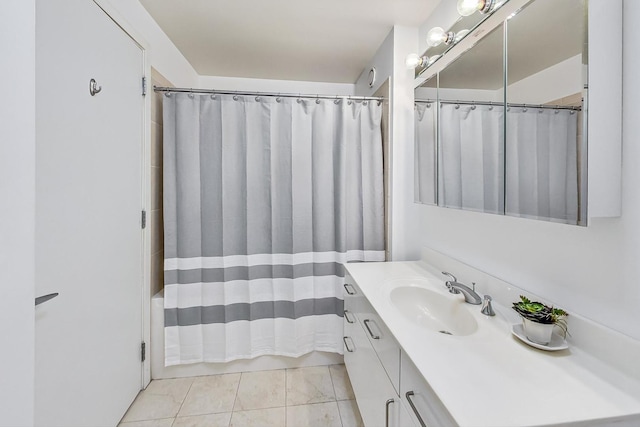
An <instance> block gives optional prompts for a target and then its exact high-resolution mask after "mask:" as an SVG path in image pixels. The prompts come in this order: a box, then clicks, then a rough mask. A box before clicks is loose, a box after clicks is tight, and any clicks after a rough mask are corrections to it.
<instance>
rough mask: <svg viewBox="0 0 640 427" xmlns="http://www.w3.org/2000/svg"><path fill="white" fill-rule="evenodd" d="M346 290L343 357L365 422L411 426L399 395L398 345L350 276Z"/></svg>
mask: <svg viewBox="0 0 640 427" xmlns="http://www.w3.org/2000/svg"><path fill="white" fill-rule="evenodd" d="M345 291H346V292H345V296H344V308H345V313H344V345H345V348H344V361H345V365H346V367H347V372H348V373H349V378H350V380H351V385H352V387H353V391H354V393H355V396H356V402H357V403H358V408H359V410H360V414H361V416H362V420H363V421H364V424H365V426H367V427H382V426H384V427H407V426H409V427H410V426H413V425H414V424H413V421H411V419H410V418H409V414H408V413H407V411H406V409H405V408H404V406H403V404H402V402H401V399H400V396H399V390H400V388H399V384H400V346H399V345H398V343H397V342H396V340H395V339H394V338H393V336H392V335H391V333H390V332H389V330H388V329H387V328H386V326H385V325H384V323H382V321H381V320H380V318H379V317H378V316H377V314H376V313H375V311H374V310H373V308H372V307H371V305H370V304H369V302H368V301H367V299H366V298H365V297H364V296H363V295H362V292H361V291H360V289H359V288H358V286H357V285H356V283H355V282H354V281H353V279H351V277H349V276H347V277H346V278H345Z"/></svg>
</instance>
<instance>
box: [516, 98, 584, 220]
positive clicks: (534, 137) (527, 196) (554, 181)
mask: <svg viewBox="0 0 640 427" xmlns="http://www.w3.org/2000/svg"><path fill="white" fill-rule="evenodd" d="M578 115H579V113H576V112H575V111H572V110H567V109H560V110H554V109H546V108H545V109H542V108H540V109H538V108H529V109H523V108H511V111H510V112H509V113H508V114H507V149H506V156H507V157H506V165H507V166H506V176H507V181H506V206H507V209H506V211H507V212H506V213H507V215H513V216H521V217H526V218H535V219H549V220H551V221H554V222H563V223H569V224H576V223H577V220H578V170H577V168H578V139H577V138H578V132H577V130H578V120H577V118H578Z"/></svg>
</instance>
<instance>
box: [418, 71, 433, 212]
mask: <svg viewBox="0 0 640 427" xmlns="http://www.w3.org/2000/svg"><path fill="white" fill-rule="evenodd" d="M437 99H438V78H437V76H433V77H432V78H431V79H429V80H427V81H426V82H425V83H424V84H423V85H422V86H420V87H419V88H417V89H416V91H415V101H414V105H413V124H414V128H415V156H414V171H415V172H414V181H415V182H414V192H415V195H414V200H415V201H416V202H418V203H423V204H426V205H435V204H437V203H438V200H437V196H436V194H437V193H436V191H437V188H436V183H437V175H436V171H437V164H436V156H437V137H438V135H437V133H436V130H437V127H436V123H437V113H438V108H437Z"/></svg>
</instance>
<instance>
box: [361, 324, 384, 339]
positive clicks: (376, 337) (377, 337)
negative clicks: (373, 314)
mask: <svg viewBox="0 0 640 427" xmlns="http://www.w3.org/2000/svg"><path fill="white" fill-rule="evenodd" d="M363 323H364V326H365V327H366V328H367V332H369V335H371V338H373V339H374V340H379V339H380V335H376V334H374V333H373V331H372V330H371V328H370V327H369V323H375V322H374V321H373V320H370V319H367V320H365V321H364V322H363ZM376 326H378V325H376Z"/></svg>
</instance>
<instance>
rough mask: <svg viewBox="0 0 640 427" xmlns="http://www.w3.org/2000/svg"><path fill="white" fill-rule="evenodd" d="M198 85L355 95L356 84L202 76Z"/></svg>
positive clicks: (220, 88)
mask: <svg viewBox="0 0 640 427" xmlns="http://www.w3.org/2000/svg"><path fill="white" fill-rule="evenodd" d="M198 87H199V88H202V89H217V90H227V91H245V92H274V93H278V92H281V93H300V94H303V95H305V94H306V95H329V96H331V95H354V90H355V86H354V85H353V84H346V83H324V82H305V81H293V80H270V79H247V78H241V77H218V76H200V77H199V79H198Z"/></svg>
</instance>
